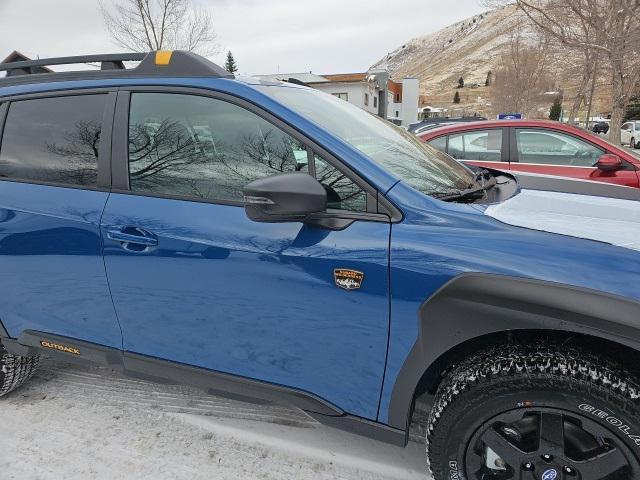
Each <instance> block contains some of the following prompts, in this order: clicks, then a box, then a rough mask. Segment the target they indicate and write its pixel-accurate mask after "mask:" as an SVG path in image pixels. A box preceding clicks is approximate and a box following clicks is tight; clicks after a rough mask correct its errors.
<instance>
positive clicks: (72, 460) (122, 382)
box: [0, 360, 426, 480]
mask: <svg viewBox="0 0 640 480" xmlns="http://www.w3.org/2000/svg"><path fill="white" fill-rule="evenodd" d="M0 404H1V408H0V424H1V425H2V429H3V435H2V436H0V471H2V472H4V473H3V474H2V478H3V479H25V478H29V479H40V480H53V479H60V478H64V479H68V480H75V479H78V480H80V479H82V480H84V479H86V478H91V479H113V478H131V479H134V478H135V479H145V478H149V479H151V478H153V479H175V478H190V479H194V480H199V479H202V480H204V479H212V478H215V479H229V480H231V479H238V478H242V479H244V480H251V479H274V480H276V479H277V480H284V479H296V480H299V479H300V480H304V479H341V480H356V479H373V480H395V479H398V480H400V479H422V480H423V479H424V478H425V475H424V472H425V469H426V466H425V460H424V444H423V443H420V442H419V441H413V442H412V443H411V444H410V446H409V447H408V448H407V449H402V448H399V447H394V446H390V445H386V444H383V443H380V442H377V441H374V440H369V439H366V438H362V437H358V436H355V435H352V434H349V433H344V432H341V431H338V430H335V429H331V428H329V427H325V426H321V425H320V424H318V423H317V422H315V421H314V420H312V419H310V418H309V417H308V416H307V415H305V414H304V413H303V412H301V411H300V410H295V409H290V408H287V407H283V406H276V405H268V404H250V403H243V402H239V401H232V400H226V399H222V398H218V397H214V396H210V395H207V394H205V393H204V392H203V391H201V390H197V389H192V388H187V387H181V386H174V385H158V384H154V383H150V382H145V381H141V380H135V379H131V378H126V377H124V376H122V375H119V374H117V373H115V372H113V371H111V370H108V369H105V368H101V367H85V366H77V365H70V364H62V363H56V362H53V361H50V360H45V361H44V363H43V366H42V368H41V370H40V371H39V372H38V373H37V375H36V377H34V379H33V380H32V381H31V382H29V383H28V384H27V385H25V386H24V387H23V388H21V389H19V390H17V391H15V392H13V393H11V394H10V395H8V396H6V397H4V398H2V399H0ZM418 439H419V437H417V436H415V437H414V440H418ZM7 475H8V476H7Z"/></svg>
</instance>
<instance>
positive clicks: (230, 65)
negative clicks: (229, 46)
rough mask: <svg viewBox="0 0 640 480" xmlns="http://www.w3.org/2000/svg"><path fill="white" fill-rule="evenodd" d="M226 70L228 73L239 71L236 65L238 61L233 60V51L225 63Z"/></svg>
mask: <svg viewBox="0 0 640 480" xmlns="http://www.w3.org/2000/svg"><path fill="white" fill-rule="evenodd" d="M224 69H225V70H226V71H227V72H231V73H236V72H237V71H238V65H237V64H236V59H235V58H233V53H231V50H229V52H228V53H227V61H226V62H225V63H224Z"/></svg>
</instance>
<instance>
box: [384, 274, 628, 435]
mask: <svg viewBox="0 0 640 480" xmlns="http://www.w3.org/2000/svg"><path fill="white" fill-rule="evenodd" d="M418 315H419V333H418V338H417V340H416V343H415V344H414V346H413V348H412V349H411V351H410V353H409V355H408V357H407V359H406V360H405V362H404V364H403V366H402V368H401V369H400V372H399V374H398V377H397V379H396V382H395V384H394V386H393V390H392V394H391V400H390V404H389V420H388V423H389V425H390V426H392V427H394V428H399V429H403V430H406V429H408V424H409V421H410V414H411V407H412V403H413V396H414V392H415V390H416V387H417V386H418V383H419V382H420V379H421V378H422V376H423V375H424V374H425V372H426V371H427V370H428V369H429V367H430V366H432V365H434V364H435V362H436V361H437V360H438V359H439V358H440V357H441V356H442V355H443V354H445V353H446V352H448V351H449V350H451V349H452V348H454V347H456V346H458V345H461V344H462V343H464V342H467V341H469V340H473V339H475V338H479V337H483V336H486V335H490V334H492V333H497V332H505V331H515V330H547V331H548V330H558V331H563V332H574V333H580V334H584V335H591V336H594V337H597V338H603V339H607V340H611V341H614V342H617V343H620V344H624V345H626V346H628V347H631V348H634V349H636V350H638V351H640V302H637V301H634V300H629V299H626V298H623V297H619V296H616V295H611V294H607V293H602V292H598V291H595V290H590V289H586V288H580V287H572V286H567V285H563V284H558V283H553V282H545V281H541V280H531V279H525V278H516V277H509V276H502V275H491V274H478V273H468V274H462V275H460V276H457V277H455V278H454V279H452V280H450V281H449V282H448V283H447V284H445V285H444V286H443V287H442V288H440V289H439V290H438V291H437V292H436V293H434V294H433V295H432V296H431V297H430V298H429V299H428V300H426V301H425V302H424V303H423V304H422V305H421V307H420V309H419V314H418Z"/></svg>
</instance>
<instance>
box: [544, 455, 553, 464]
mask: <svg viewBox="0 0 640 480" xmlns="http://www.w3.org/2000/svg"><path fill="white" fill-rule="evenodd" d="M542 459H543V460H544V461H545V462H550V461H551V460H553V457H552V456H551V455H549V454H548V453H545V454H544V455H542Z"/></svg>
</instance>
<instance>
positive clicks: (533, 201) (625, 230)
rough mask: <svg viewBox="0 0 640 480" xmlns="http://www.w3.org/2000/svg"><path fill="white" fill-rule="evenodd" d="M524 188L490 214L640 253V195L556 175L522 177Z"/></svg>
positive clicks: (518, 224)
mask: <svg viewBox="0 0 640 480" xmlns="http://www.w3.org/2000/svg"><path fill="white" fill-rule="evenodd" d="M518 183H519V185H520V187H521V188H520V190H519V191H518V193H517V194H516V195H514V196H513V197H511V198H509V199H508V200H506V201H504V202H502V203H498V204H495V205H490V206H488V207H487V208H486V210H485V214H486V215H488V216H490V217H493V218H495V219H496V220H499V221H501V222H503V223H507V224H510V225H515V226H519V227H524V228H529V229H532V230H540V231H543V232H549V233H558V234H561V235H569V236H572V237H578V238H585V239H590V240H596V241H600V242H606V243H610V244H612V245H617V246H620V247H624V248H629V249H633V250H638V251H640V201H639V200H640V191H639V190H638V189H634V188H628V187H618V186H614V185H606V184H602V183H598V182H588V181H587V182H585V181H576V180H572V179H564V178H560V177H550V176H531V177H530V176H522V175H518Z"/></svg>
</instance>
